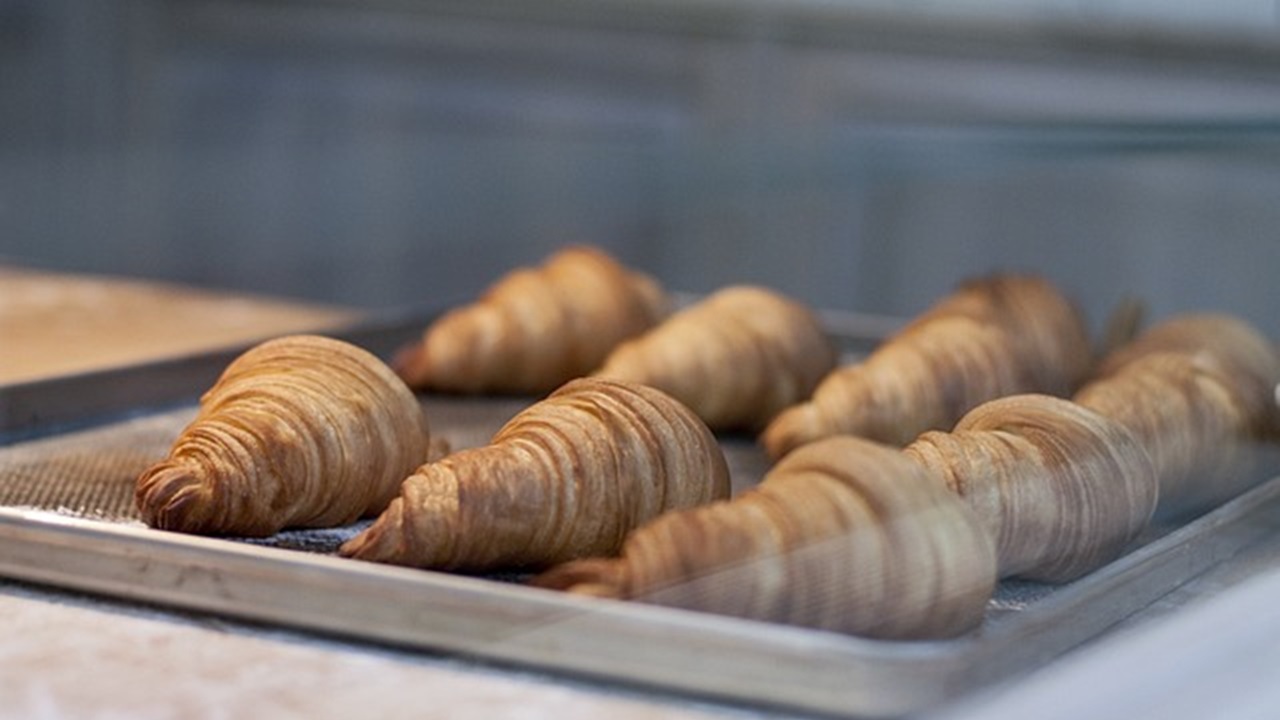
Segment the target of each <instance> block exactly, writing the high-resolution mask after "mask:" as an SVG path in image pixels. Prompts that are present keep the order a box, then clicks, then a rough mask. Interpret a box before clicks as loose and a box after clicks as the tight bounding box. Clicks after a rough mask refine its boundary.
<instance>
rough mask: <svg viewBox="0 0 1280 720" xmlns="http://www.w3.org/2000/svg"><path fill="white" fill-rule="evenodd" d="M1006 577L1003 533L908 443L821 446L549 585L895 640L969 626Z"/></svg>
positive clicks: (545, 578) (567, 570) (569, 569)
mask: <svg viewBox="0 0 1280 720" xmlns="http://www.w3.org/2000/svg"><path fill="white" fill-rule="evenodd" d="M995 583H996V555H995V547H994V544H993V542H992V539H991V536H990V535H988V533H987V531H986V530H985V529H984V528H983V526H982V525H981V523H980V522H979V521H978V519H977V517H976V516H975V515H974V514H973V513H972V512H971V511H970V510H969V509H968V508H967V507H965V505H964V503H962V502H961V501H960V500H959V499H958V498H957V497H956V496H954V495H953V494H951V493H949V492H948V491H947V490H945V489H944V488H943V487H942V486H941V484H939V483H938V482H936V481H934V480H933V479H932V478H929V477H927V474H926V471H925V470H924V469H923V468H922V467H920V466H919V465H917V464H916V463H913V462H912V461H910V460H909V459H907V458H906V456H904V455H903V454H902V453H901V452H900V451H898V450H896V449H893V448H889V447H885V446H881V445H878V444H875V443H872V442H870V441H867V440H863V439H859V438H853V437H836V438H829V439H826V440H822V441H820V442H816V443H813V444H810V445H807V446H805V447H803V448H801V449H799V450H797V451H796V452H794V453H792V454H790V455H788V456H787V457H786V458H784V459H783V460H782V461H780V462H779V463H778V464H777V465H776V466H774V468H773V469H772V470H770V471H769V473H768V474H766V476H765V477H764V479H763V480H762V481H761V483H760V484H759V485H758V486H757V487H755V488H753V489H751V490H748V491H746V492H744V493H742V494H741V495H739V496H737V497H735V498H734V499H732V500H729V501H725V502H721V503H714V504H711V505H708V506H704V507H699V508H693V509H690V510H684V511H678V512H670V513H667V514H666V515H663V516H661V517H659V518H657V519H656V520H654V521H653V522H651V523H649V524H647V525H645V526H643V527H641V528H640V529H638V530H636V531H635V532H634V533H632V534H631V536H630V537H629V538H628V539H627V542H626V544H625V546H624V547H623V548H622V553H621V555H620V556H619V557H616V558H592V559H586V560H579V561H576V562H571V563H567V564H564V565H561V566H559V567H557V568H554V569H552V570H550V571H548V572H546V573H544V574H542V575H540V576H538V577H536V578H535V579H534V584H536V585H540V586H542V587H549V588H555V589H563V590H569V591H571V592H575V593H579V594H585V595H593V596H598V597H609V598H618V599H634V600H642V601H644V602H648V603H654V604H659V605H668V606H675V607H682V608H687V609H693V610H703V611H708V612H715V613H720V614H727V615H734V616H739V617H745V618H752V619H758V620H766V621H770V622H779V623H787V624H792V625H802V626H807V627H814V628H821V629H825V630H834V631H839V632H845V633H851V634H857V635H866V636H873V637H882V638H932V637H946V636H952V635H956V634H959V633H962V632H964V631H966V630H969V629H971V628H973V627H974V626H976V625H977V624H979V623H980V622H981V621H982V618H983V613H984V610H985V607H986V603H987V600H988V599H989V598H990V596H991V594H992V592H993V591H994V587H995Z"/></svg>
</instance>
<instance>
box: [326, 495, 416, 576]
mask: <svg viewBox="0 0 1280 720" xmlns="http://www.w3.org/2000/svg"><path fill="white" fill-rule="evenodd" d="M406 515H407V513H406V511H405V503H404V498H396V499H395V500H392V501H391V504H390V505H388V506H387V509H386V510H384V511H383V512H382V514H381V515H380V516H378V519H377V520H375V521H374V523H373V525H371V526H369V527H368V528H366V529H365V530H364V531H363V532H361V533H360V534H358V535H356V536H355V537H353V538H351V539H350V540H348V541H346V542H344V543H343V544H342V545H341V546H340V547H339V548H338V554H339V555H340V556H342V557H348V558H355V559H358V560H369V561H371V562H380V563H388V564H392V565H404V564H405V559H404V558H405V557H406V556H407V555H408V554H407V553H406V552H405V547H404V543H405V542H406V540H407V537H406V533H405V532H404V531H403V527H402V526H403V525H404V523H405V521H406Z"/></svg>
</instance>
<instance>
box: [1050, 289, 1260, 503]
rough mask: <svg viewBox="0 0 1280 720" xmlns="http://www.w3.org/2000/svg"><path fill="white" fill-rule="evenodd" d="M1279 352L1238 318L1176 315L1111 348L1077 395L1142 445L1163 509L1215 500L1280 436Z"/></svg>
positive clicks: (1234, 488)
mask: <svg viewBox="0 0 1280 720" xmlns="http://www.w3.org/2000/svg"><path fill="white" fill-rule="evenodd" d="M1278 386H1280V354H1277V353H1276V351H1275V349H1274V347H1273V346H1272V345H1271V343H1270V341H1269V340H1267V339H1266V338H1265V337H1264V336H1262V335H1261V334H1260V333H1259V332H1258V331H1257V330H1255V329H1254V328H1252V327H1251V326H1250V325H1248V324H1247V323H1246V322H1244V321H1243V320H1240V319H1238V318H1233V317H1230V316H1227V315H1220V314H1214V313H1196V314H1188V315H1179V316H1174V317H1172V318H1169V319H1168V320H1165V321H1163V322H1161V323H1159V324H1157V325H1155V326H1153V327H1152V328H1150V329H1149V330H1147V331H1146V332H1144V333H1142V334H1141V335H1139V336H1138V337H1137V338H1136V339H1135V340H1134V341H1133V342H1131V343H1129V344H1128V345H1125V346H1122V347H1120V348H1118V349H1116V350H1115V351H1114V352H1112V353H1111V354H1109V355H1108V356H1107V357H1106V358H1104V359H1103V361H1102V362H1101V364H1100V369H1099V371H1098V373H1097V375H1096V377H1095V378H1094V379H1092V380H1091V381H1090V382H1089V383H1088V384H1086V385H1085V386H1084V387H1082V388H1081V389H1080V391H1079V392H1078V393H1077V394H1076V396H1075V399H1076V401H1077V402H1079V403H1080V404H1082V405H1084V406H1086V407H1089V408H1091V409H1093V410H1096V411H1097V412H1099V413H1101V414H1103V415H1106V416H1108V417H1111V418H1113V419H1115V420H1116V421H1117V422H1119V423H1121V424H1122V425H1124V426H1126V427H1127V428H1129V429H1130V430H1131V431H1132V432H1133V433H1134V434H1135V435H1136V436H1137V437H1138V438H1139V439H1140V440H1141V441H1142V443H1143V444H1144V445H1145V446H1146V447H1147V448H1148V451H1149V452H1150V453H1151V457H1152V461H1153V462H1154V464H1155V468H1156V474H1157V477H1158V478H1159V483H1160V495H1161V500H1160V503H1161V508H1162V511H1168V512H1170V513H1174V514H1176V513H1180V512H1184V511H1191V510H1196V509H1201V508H1203V507H1206V506H1208V505H1211V504H1215V503H1217V502H1221V501H1222V500H1225V499H1226V498H1228V497H1230V496H1232V495H1234V494H1235V493H1236V492H1239V491H1240V490H1243V489H1244V488H1245V487H1247V486H1248V485H1249V484H1250V483H1252V482H1256V481H1257V480H1258V479H1259V478H1257V477H1256V475H1257V474H1258V472H1259V470H1262V469H1264V468H1262V467H1260V466H1259V461H1260V459H1261V458H1263V457H1264V456H1265V455H1266V454H1267V453H1266V452H1264V451H1265V449H1266V444H1268V443H1274V442H1275V441H1276V440H1280V404H1278V403H1277V387H1278Z"/></svg>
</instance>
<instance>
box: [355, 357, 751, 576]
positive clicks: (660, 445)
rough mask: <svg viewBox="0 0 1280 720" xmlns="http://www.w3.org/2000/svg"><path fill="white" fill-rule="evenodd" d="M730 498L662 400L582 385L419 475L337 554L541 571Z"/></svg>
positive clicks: (717, 470)
mask: <svg viewBox="0 0 1280 720" xmlns="http://www.w3.org/2000/svg"><path fill="white" fill-rule="evenodd" d="M728 494H729V473H728V468H727V465H726V463H725V458H724V453H723V451H722V450H721V449H720V446H719V444H718V443H717V442H716V440H715V438H714V436H712V434H711V431H710V430H709V429H708V428H707V427H706V425H705V424H704V423H703V422H702V421H701V420H700V419H699V418H698V417H697V416H696V415H695V414H694V413H693V412H692V411H690V410H689V409H688V408H687V407H685V406H684V405H682V404H681V403H679V402H678V401H676V400H674V399H672V398H671V397H670V396H668V395H666V394H665V393H662V392H661V391H658V390H655V389H653V388H649V387H646V386H642V385H638V384H635V383H626V382H621V381H613V380H604V379H596V378H580V379H577V380H574V381H571V382H569V383H567V384H565V385H564V386H563V387H561V388H560V389H558V390H557V391H556V392H554V393H552V394H551V395H550V396H549V397H547V398H546V399H545V400H542V401H540V402H537V403H534V404H533V405H531V406H529V407H528V408H526V409H525V410H524V411H522V412H521V413H519V414H518V415H516V416H515V417H514V418H512V419H511V421H510V422H508V423H507V424H506V425H505V426H503V427H502V429H500V430H499V431H498V432H497V434H495V435H494V437H493V439H492V440H491V442H490V443H489V444H488V445H486V446H484V447H479V448H473V449H469V450H463V451H460V452H456V453H454V454H453V455H450V456H448V457H445V458H444V459H442V460H439V461H437V462H433V463H428V464H426V465H423V466H422V467H419V468H418V469H417V470H416V471H414V472H413V474H412V475H411V476H409V477H408V479H407V480H405V481H404V484H403V486H402V489H401V495H400V497H398V498H397V499H396V500H394V501H393V502H392V503H391V505H390V507H388V508H387V510H386V511H385V512H384V513H383V514H382V515H381V516H380V517H379V518H378V519H377V521H376V522H375V523H374V524H373V525H372V526H371V527H370V528H368V529H367V530H365V531H364V532H363V533H361V534H360V535H358V536H356V537H355V538H353V539H352V540H351V541H349V542H347V543H346V544H344V545H343V546H342V548H341V553H342V554H343V555H345V556H349V557H356V558H360V559H364V560H372V561H377V562H386V563H394V564H399V565H409V566H416V567H424V568H435V569H446V570H463V571H485V570H499V569H502V570H510V569H517V568H540V567H545V566H547V565H550V564H553V563H557V562H563V561H566V560H569V559H572V558H576V557H583V556H588V555H597V554H612V553H614V552H616V551H617V549H618V548H619V547H620V546H621V544H622V542H623V539H624V538H625V537H626V535H627V533H628V532H630V531H631V530H632V529H633V528H635V527H636V526H638V525H640V524H642V523H644V522H647V521H648V520H650V519H652V518H654V517H656V516H657V515H659V514H661V513H663V512H665V511H668V510H672V509H675V508H684V507H690V506H694V505H699V504H702V503H707V502H710V501H712V500H715V499H719V498H724V497H727V496H728Z"/></svg>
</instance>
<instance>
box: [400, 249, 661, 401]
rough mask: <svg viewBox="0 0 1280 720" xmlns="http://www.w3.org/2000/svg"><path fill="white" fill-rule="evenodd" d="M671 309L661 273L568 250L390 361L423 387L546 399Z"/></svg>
mask: <svg viewBox="0 0 1280 720" xmlns="http://www.w3.org/2000/svg"><path fill="white" fill-rule="evenodd" d="M666 312H667V298H666V293H665V291H664V290H663V289H662V287H661V286H660V285H659V284H658V283H657V281H655V280H654V279H653V278H651V277H649V276H648V275H645V274H643V273H639V272H634V271H632V270H629V269H627V268H625V267H623V266H622V265H620V264H619V263H618V262H617V261H616V260H614V259H613V258H612V257H610V256H609V255H608V254H606V253H605V252H603V251H602V250H599V249H597V248H593V247H589V246H568V247H565V248H563V249H561V250H559V251H557V252H556V253H554V254H553V255H552V256H551V257H550V258H548V259H547V261H546V262H545V263H543V264H542V265H540V266H538V267H533V268H519V269H517V270H513V271H511V272H509V273H507V274H506V275H504V276H503V277H502V278H500V279H499V280H498V281H497V282H495V283H494V284H493V285H492V286H490V287H489V288H488V289H487V290H486V291H485V292H484V294H483V295H482V296H481V297H480V298H479V299H477V300H476V301H475V302H473V303H470V304H468V305H463V306H461V307H458V308H455V309H453V310H450V311H449V312H447V313H445V314H444V315H442V316H440V318H438V319H437V320H436V321H435V322H433V323H432V324H431V325H430V326H429V327H427V329H426V330H425V332H424V333H423V335H422V338H421V339H420V340H418V341H417V342H414V343H412V344H410V345H408V346H407V347H405V348H403V349H402V350H401V351H400V352H399V353H398V354H397V355H396V357H395V358H394V360H393V361H392V364H393V366H394V367H395V369H396V372H397V373H399V374H400V376H401V377H402V378H404V380H405V382H407V383H408V384H409V385H410V386H411V387H414V388H416V389H427V390H437V391H444V392H458V393H513V394H530V395H540V394H543V393H547V392H550V391H551V390H554V389H555V388H557V387H559V386H560V385H561V384H563V383H565V382H567V381H568V380H571V379H573V378H576V377H581V376H583V375H586V374H587V373H589V372H591V371H592V370H595V369H596V368H597V367H599V366H600V363H601V362H603V361H604V359H605V357H606V356H607V355H608V354H609V352H610V351H611V350H613V348H614V347H615V346H616V345H617V344H618V343H619V342H621V341H623V340H625V339H626V338H629V337H633V336H635V335H638V334H639V333H641V332H644V331H645V330H648V329H649V328H650V327H652V326H653V325H654V324H656V323H657V322H658V321H659V320H660V319H661V318H662V317H664V316H665V314H666Z"/></svg>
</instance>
